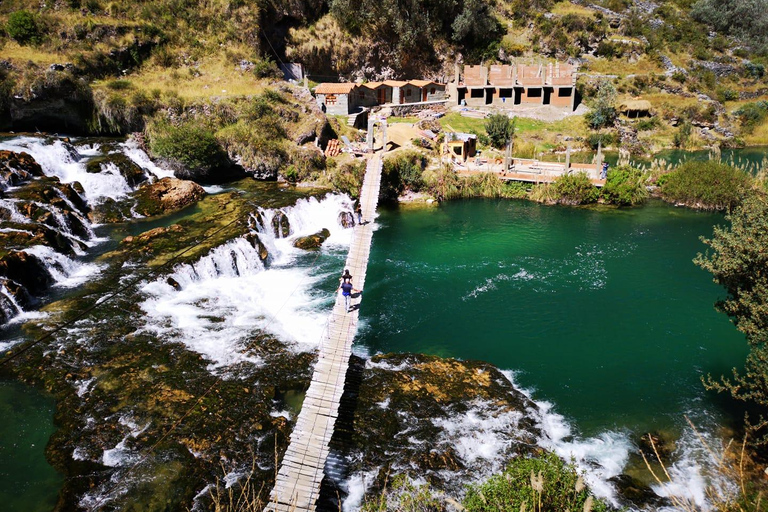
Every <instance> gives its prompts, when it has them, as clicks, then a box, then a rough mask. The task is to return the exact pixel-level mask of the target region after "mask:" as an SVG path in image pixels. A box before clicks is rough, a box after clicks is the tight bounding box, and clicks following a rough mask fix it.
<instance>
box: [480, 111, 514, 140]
mask: <svg viewBox="0 0 768 512" xmlns="http://www.w3.org/2000/svg"><path fill="white" fill-rule="evenodd" d="M485 132H486V133H487V134H488V138H489V139H490V140H491V145H492V146H493V147H495V148H497V149H502V148H504V147H506V145H507V144H508V143H509V142H511V141H512V137H513V136H514V134H515V120H514V119H510V118H509V116H508V115H506V114H500V113H496V114H491V115H490V116H488V119H486V121H485Z"/></svg>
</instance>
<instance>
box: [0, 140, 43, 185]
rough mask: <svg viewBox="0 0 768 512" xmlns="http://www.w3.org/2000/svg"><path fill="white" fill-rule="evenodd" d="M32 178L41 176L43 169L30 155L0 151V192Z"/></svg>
mask: <svg viewBox="0 0 768 512" xmlns="http://www.w3.org/2000/svg"><path fill="white" fill-rule="evenodd" d="M33 176H43V168H42V167H40V164H38V163H37V162H36V161H35V159H34V158H32V156H31V155H30V154H28V153H24V152H21V153H14V152H13V151H5V150H1V151H0V190H5V189H7V188H8V187H15V186H16V185H19V184H20V183H23V182H25V181H27V180H29V179H31V178H32V177H33Z"/></svg>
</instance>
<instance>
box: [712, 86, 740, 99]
mask: <svg viewBox="0 0 768 512" xmlns="http://www.w3.org/2000/svg"><path fill="white" fill-rule="evenodd" d="M715 94H716V95H717V101H719V102H720V103H725V102H726V101H735V100H737V99H739V93H738V92H737V91H734V90H733V89H731V88H730V87H718V88H717V90H716V91H715Z"/></svg>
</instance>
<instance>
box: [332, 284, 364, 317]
mask: <svg viewBox="0 0 768 512" xmlns="http://www.w3.org/2000/svg"><path fill="white" fill-rule="evenodd" d="M349 277H350V280H346V279H342V281H341V284H340V285H339V287H338V288H337V289H336V291H337V292H338V291H339V290H341V296H342V297H344V310H345V311H346V312H347V313H349V300H350V299H351V298H352V294H353V293H362V290H357V289H355V288H354V287H353V286H352V280H351V279H352V276H349Z"/></svg>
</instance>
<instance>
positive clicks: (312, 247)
mask: <svg viewBox="0 0 768 512" xmlns="http://www.w3.org/2000/svg"><path fill="white" fill-rule="evenodd" d="M329 236H331V232H330V231H328V230H327V229H325V228H323V229H321V230H320V231H318V232H317V233H315V234H313V235H308V236H302V237H299V238H297V239H296V240H294V241H293V246H294V247H297V248H299V249H304V250H305V251H316V250H318V249H320V247H321V246H322V245H323V242H325V241H326V240H327V239H328V237H329Z"/></svg>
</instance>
